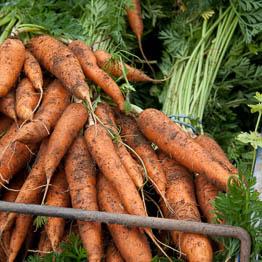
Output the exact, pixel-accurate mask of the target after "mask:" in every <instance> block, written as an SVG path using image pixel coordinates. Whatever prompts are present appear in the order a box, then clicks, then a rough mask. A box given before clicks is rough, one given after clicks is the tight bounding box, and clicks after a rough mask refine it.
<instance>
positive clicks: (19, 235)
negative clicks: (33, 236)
mask: <svg viewBox="0 0 262 262" xmlns="http://www.w3.org/2000/svg"><path fill="white" fill-rule="evenodd" d="M32 220H33V217H32V216H30V215H22V214H21V215H18V216H17V218H16V222H15V227H14V229H13V231H12V235H11V240H10V247H9V249H10V253H9V256H8V262H13V261H14V260H15V258H16V256H17V254H18V252H19V250H20V248H21V247H22V244H23V243H24V241H25V239H26V236H27V234H28V231H29V229H30V226H31V225H32Z"/></svg>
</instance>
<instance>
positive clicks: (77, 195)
mask: <svg viewBox="0 0 262 262" xmlns="http://www.w3.org/2000/svg"><path fill="white" fill-rule="evenodd" d="M65 172H66V179H67V182H68V185H69V190H70V196H71V202H72V207H73V208H80V209H84V210H94V211H96V210H97V211H98V210H99V209H98V204H97V196H96V195H97V192H96V168H95V163H94V162H93V160H92V158H91V156H90V154H89V152H88V150H87V145H86V142H85V139H84V137H82V136H79V137H77V138H76V139H75V141H74V143H73V144H72V146H71V148H70V150H69V152H68V154H67V156H66V160H65ZM77 224H78V227H79V233H80V236H81V239H82V241H83V245H84V247H85V249H86V250H87V253H88V261H101V259H102V255H103V244H102V232H101V224H100V223H94V222H85V221H80V220H78V221H77Z"/></svg>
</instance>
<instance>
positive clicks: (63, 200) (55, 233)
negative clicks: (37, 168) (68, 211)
mask: <svg viewBox="0 0 262 262" xmlns="http://www.w3.org/2000/svg"><path fill="white" fill-rule="evenodd" d="M69 204H70V198H69V192H68V184H67V181H66V179H65V173H64V171H59V172H57V174H56V175H55V176H54V178H53V180H52V187H51V188H50V190H49V191H48V194H47V201H46V205H49V206H57V207H69ZM64 228H65V220H64V219H63V218H61V217H49V218H48V220H47V224H46V225H45V230H46V233H47V236H48V238H49V240H50V242H51V245H52V248H53V250H54V251H57V250H58V247H59V244H60V242H61V240H62V238H63V235H64Z"/></svg>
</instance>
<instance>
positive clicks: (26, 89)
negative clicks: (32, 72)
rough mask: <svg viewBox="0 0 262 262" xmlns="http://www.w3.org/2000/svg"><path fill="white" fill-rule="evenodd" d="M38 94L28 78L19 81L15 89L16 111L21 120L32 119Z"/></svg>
mask: <svg viewBox="0 0 262 262" xmlns="http://www.w3.org/2000/svg"><path fill="white" fill-rule="evenodd" d="M38 100H39V95H38V94H37V93H36V92H35V89H34V87H33V85H32V83H31V81H30V80H29V79H28V78H24V79H22V80H21V81H20V83H19V84H18V86H17V89H16V107H15V109H16V113H17V116H18V117H19V118H20V119H22V120H32V119H33V114H34V109H35V107H36V105H37V103H38Z"/></svg>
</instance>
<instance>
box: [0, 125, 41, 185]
mask: <svg viewBox="0 0 262 262" xmlns="http://www.w3.org/2000/svg"><path fill="white" fill-rule="evenodd" d="M15 136H16V125H15V124H13V126H11V128H10V129H9V131H8V132H7V133H6V134H5V135H4V136H3V137H2V138H1V140H0V184H1V185H0V187H1V186H2V185H3V184H6V183H9V180H10V179H11V178H12V177H13V176H14V175H15V174H16V173H17V172H18V171H19V170H21V169H22V168H23V167H24V166H25V165H26V163H27V162H28V161H29V160H30V157H31V156H32V153H33V152H34V150H35V149H36V145H32V144H29V145H28V146H26V145H24V144H22V143H20V142H15V143H12V142H13V140H14V138H15ZM3 141H5V143H4V144H2V142H3Z"/></svg>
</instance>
